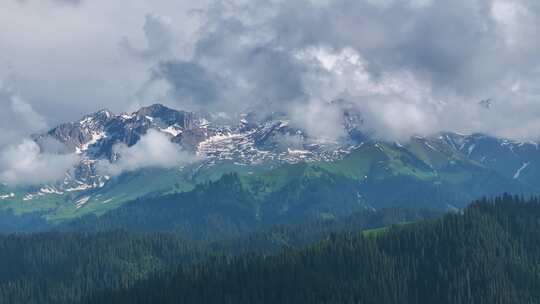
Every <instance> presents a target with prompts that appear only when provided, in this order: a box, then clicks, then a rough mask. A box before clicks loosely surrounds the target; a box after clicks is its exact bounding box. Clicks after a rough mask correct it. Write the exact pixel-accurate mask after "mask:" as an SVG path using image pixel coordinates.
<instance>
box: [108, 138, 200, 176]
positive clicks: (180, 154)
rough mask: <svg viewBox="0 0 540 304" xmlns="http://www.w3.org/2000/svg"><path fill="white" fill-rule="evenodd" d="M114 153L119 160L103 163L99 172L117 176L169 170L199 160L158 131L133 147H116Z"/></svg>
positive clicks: (122, 145) (121, 145) (120, 145)
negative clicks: (161, 169) (148, 170)
mask: <svg viewBox="0 0 540 304" xmlns="http://www.w3.org/2000/svg"><path fill="white" fill-rule="evenodd" d="M114 152H115V154H116V155H117V156H118V159H117V160H116V161H115V162H112V163H111V162H109V161H105V160H103V161H101V162H100V163H99V164H98V171H100V172H101V173H103V174H107V175H112V176H116V175H119V174H121V173H123V172H131V171H136V170H139V169H143V168H165V169H169V168H173V167H176V166H180V165H184V164H187V163H191V162H194V161H196V160H197V157H196V156H195V155H193V154H191V153H189V152H186V151H183V150H182V149H181V147H180V146H179V145H177V144H174V143H172V142H171V141H170V138H169V137H168V136H167V135H165V134H163V133H161V132H159V131H156V130H149V131H148V132H147V133H146V134H145V135H144V136H142V137H141V139H140V140H139V141H138V142H137V143H136V144H135V145H133V146H131V147H128V146H126V145H124V144H119V145H117V146H115V147H114Z"/></svg>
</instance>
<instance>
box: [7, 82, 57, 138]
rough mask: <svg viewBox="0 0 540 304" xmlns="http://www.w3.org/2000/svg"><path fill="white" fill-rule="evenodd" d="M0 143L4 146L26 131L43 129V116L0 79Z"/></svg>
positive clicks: (25, 133) (22, 135) (45, 124)
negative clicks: (0, 109)
mask: <svg viewBox="0 0 540 304" xmlns="http://www.w3.org/2000/svg"><path fill="white" fill-rule="evenodd" d="M0 106H1V107H2V111H0V145H2V146H5V145H8V144H10V143H13V142H14V141H18V140H20V138H21V137H24V136H26V135H27V134H28V133H31V132H37V131H41V130H44V129H45V128H46V127H47V123H46V121H45V118H44V117H43V116H41V115H40V114H39V113H37V112H36V111H35V110H34V108H33V107H32V106H31V105H30V104H29V103H28V102H26V101H25V100H23V99H22V98H21V97H20V96H18V95H17V94H16V93H15V92H14V91H13V90H12V88H10V87H9V85H8V84H7V83H6V82H2V81H1V80H0Z"/></svg>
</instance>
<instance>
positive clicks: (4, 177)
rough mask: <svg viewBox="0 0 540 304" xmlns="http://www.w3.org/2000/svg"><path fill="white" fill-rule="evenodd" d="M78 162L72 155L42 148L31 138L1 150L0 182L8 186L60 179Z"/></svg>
mask: <svg viewBox="0 0 540 304" xmlns="http://www.w3.org/2000/svg"><path fill="white" fill-rule="evenodd" d="M78 161H79V158H78V156H77V155H75V154H56V153H47V152H43V151H41V149H40V147H39V146H38V145H37V144H36V143H35V142H34V141H32V140H30V139H24V140H23V141H22V142H21V143H19V144H16V145H12V146H9V147H7V148H5V149H4V150H2V151H1V152H0V181H1V182H3V183H7V184H9V185H41V184H46V183H52V182H56V181H58V180H60V179H62V178H63V177H64V176H65V174H66V172H67V171H68V170H70V169H71V168H73V166H74V165H75V164H77V162H78Z"/></svg>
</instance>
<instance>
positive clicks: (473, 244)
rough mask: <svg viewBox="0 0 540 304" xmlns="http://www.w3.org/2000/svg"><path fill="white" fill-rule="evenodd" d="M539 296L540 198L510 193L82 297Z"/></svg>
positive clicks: (359, 299) (535, 299)
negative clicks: (460, 209)
mask: <svg viewBox="0 0 540 304" xmlns="http://www.w3.org/2000/svg"><path fill="white" fill-rule="evenodd" d="M539 302H540V205H539V200H538V198H534V199H531V200H530V201H527V202H526V201H525V200H523V199H522V198H519V197H511V196H504V197H502V198H497V199H494V200H483V201H479V202H476V203H474V204H473V205H472V206H471V207H469V208H468V209H467V210H466V211H465V212H464V213H463V214H453V215H447V216H445V217H444V218H442V219H440V220H436V221H426V222H422V223H417V224H412V225H405V226H399V227H393V228H391V229H389V230H388V231H387V232H386V233H383V234H379V235H378V236H376V237H373V236H365V235H363V234H360V233H345V234H337V235H332V236H331V237H329V238H328V239H326V240H324V241H322V242H320V243H318V244H317V245H314V246H311V247H308V248H305V249H290V250H286V251H284V252H282V253H280V254H277V255H265V254H255V255H243V256H239V257H232V258H228V257H223V258H221V259H213V260H211V261H208V262H206V263H203V264H198V265H195V266H192V267H182V268H181V269H179V270H178V271H174V272H166V273H162V274H159V275H157V276H156V277H153V278H152V279H148V280H143V281H142V282H140V283H138V284H137V285H136V286H134V287H132V288H129V289H125V290H120V291H114V292H107V293H104V294H96V295H94V296H93V297H91V298H89V299H87V300H86V302H85V303H116V304H118V303H373V304H375V303H378V304H381V303H453V304H456V303H457V304H459V303H486V304H487V303H490V304H493V303H501V304H502V303H539Z"/></svg>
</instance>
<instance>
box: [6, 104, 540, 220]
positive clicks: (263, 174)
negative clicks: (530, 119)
mask: <svg viewBox="0 0 540 304" xmlns="http://www.w3.org/2000/svg"><path fill="white" fill-rule="evenodd" d="M336 106H339V107H340V109H341V110H342V113H343V116H342V118H343V126H344V129H345V130H346V131H347V132H346V133H347V135H346V136H345V137H344V138H341V139H339V140H336V141H328V140H322V139H320V138H318V137H317V136H316V134H309V133H308V132H307V131H306V130H304V129H302V128H300V127H298V126H295V125H294V124H293V123H291V121H290V120H289V119H288V118H287V116H286V115H285V114H283V113H276V112H274V113H270V114H265V115H262V114H260V113H257V112H256V111H254V112H249V113H246V114H241V115H238V116H236V117H228V116H226V115H223V114H220V113H217V114H215V113H202V112H187V111H177V110H174V109H171V108H168V107H165V106H163V105H161V104H154V105H151V106H148V107H143V108H141V109H139V110H138V111H136V112H133V113H123V114H120V115H115V114H113V113H112V112H111V111H108V110H101V111H98V112H96V113H93V114H89V115H86V116H84V117H83V118H82V119H80V120H78V121H75V122H70V123H65V124H62V125H59V126H57V127H55V128H53V129H51V130H49V131H48V132H46V133H43V134H36V135H33V136H32V139H33V140H34V141H35V142H36V143H37V144H38V145H40V147H42V150H44V149H46V147H47V145H48V143H50V142H51V141H53V142H56V143H58V142H59V143H61V146H62V149H63V152H62V153H74V154H76V155H78V156H79V159H80V161H79V163H78V164H77V166H76V167H75V168H74V169H73V170H70V171H69V172H66V175H65V178H64V179H63V180H61V181H59V182H57V183H53V184H47V185H40V186H31V187H28V186H25V187H22V186H17V187H12V186H9V185H6V184H3V185H0V206H1V207H0V208H1V209H2V210H4V211H6V212H11V213H13V214H15V215H18V216H20V215H28V214H33V215H38V216H39V217H41V218H43V219H45V220H46V221H47V222H49V223H55V224H58V223H63V222H67V221H72V220H73V219H77V218H80V217H83V216H86V215H89V214H95V215H98V216H101V215H103V214H106V213H109V212H111V211H112V210H115V209H117V208H120V207H124V206H125V205H129V204H128V202H133V201H141V200H151V199H156V198H158V199H159V198H163V197H168V198H170V199H178V197H179V196H182V195H184V194H185V193H190V192H193V191H199V192H200V191H202V190H201V189H206V188H204V187H203V188H201V185H204V184H205V183H208V182H219V181H220V180H221V179H223V177H224V175H227V174H228V173H234V179H235V180H236V181H237V182H238V185H239V189H240V191H242V192H244V194H245V195H246V197H249V199H248V200H247V201H252V205H253V206H252V207H250V209H249V211H248V212H249V213H250V214H252V218H253V219H255V220H256V219H257V218H261V217H264V216H265V215H268V214H272V216H271V218H274V219H275V220H276V221H279V218H280V216H283V217H285V218H286V217H287V216H289V215H290V216H292V215H291V214H292V213H291V212H293V211H292V210H294V208H302V216H303V217H313V218H320V217H328V216H330V217H333V216H340V215H346V214H348V213H350V212H353V211H355V210H358V209H381V208H386V207H406V208H427V209H436V210H456V209H459V208H462V207H464V206H465V205H466V204H467V202H469V201H471V200H473V199H476V198H479V197H482V196H489V195H496V194H500V193H502V192H514V193H535V192H538V191H539V189H540V184H539V183H538V182H537V181H538V180H539V179H538V178H539V177H540V151H539V147H538V143H537V142H518V141H513V140H509V139H503V138H496V137H492V136H489V135H485V134H471V135H463V134H457V133H453V132H443V133H438V134H434V135H432V136H414V137H412V138H410V139H409V140H407V141H404V142H390V141H383V140H379V139H377V138H375V137H373V136H371V135H370V134H369V133H367V132H365V131H364V130H363V118H362V114H361V113H358V112H356V111H354V109H352V108H349V107H347V106H346V105H343V104H337V105H336ZM149 130H155V131H157V132H159V133H160V134H163V135H166V136H167V137H168V139H169V140H170V141H171V142H172V143H174V144H175V145H178V147H179V148H181V149H182V150H184V151H186V152H187V153H189V154H192V155H196V161H194V162H191V163H189V164H184V165H182V166H176V167H172V168H155V167H151V166H150V167H147V168H141V169H138V170H133V171H128V172H123V173H122V174H119V175H116V176H111V175H108V174H106V173H103V172H100V170H99V163H100V162H102V161H106V162H109V163H113V164H114V163H115V162H118V161H119V159H120V158H121V157H122V156H121V155H120V154H119V153H118V151H117V149H116V147H118V145H119V144H123V145H125V146H127V147H133V146H134V145H137V143H139V141H140V140H141V138H143V137H144V136H145V135H146V134H147V133H148V132H149ZM229 179H230V177H229ZM206 187H207V188H208V187H209V186H208V185H207V186H206ZM314 193H315V194H314ZM338 193H339V197H342V198H343V199H342V202H341V203H338V202H335V201H334V198H335V197H336V195H337V194H338ZM300 202H301V203H300ZM274 205H275V206H274ZM261 206H274V207H273V208H275V210H273V211H272V212H270V211H267V213H263V214H261V212H262V211H261V210H265V208H261ZM295 216H300V215H299V214H295ZM291 218H292V217H291Z"/></svg>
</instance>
